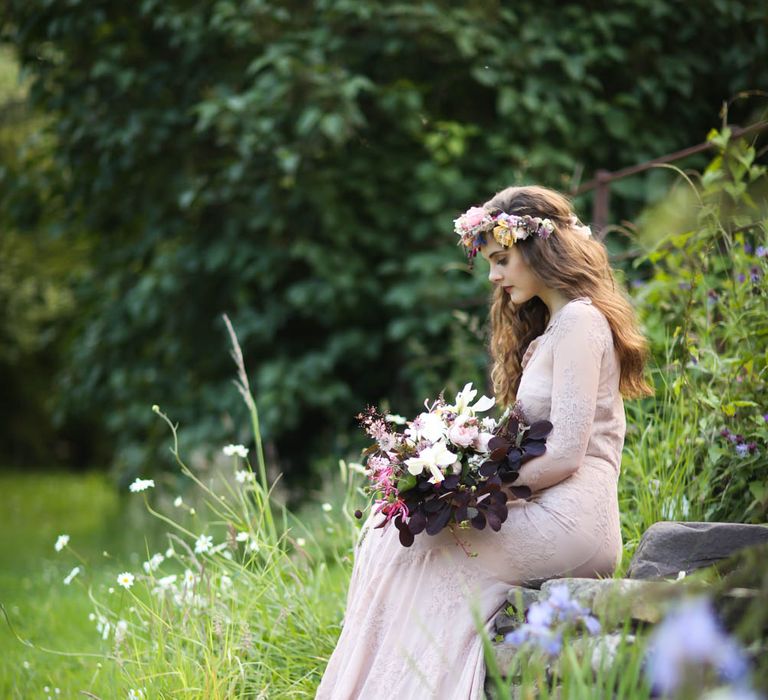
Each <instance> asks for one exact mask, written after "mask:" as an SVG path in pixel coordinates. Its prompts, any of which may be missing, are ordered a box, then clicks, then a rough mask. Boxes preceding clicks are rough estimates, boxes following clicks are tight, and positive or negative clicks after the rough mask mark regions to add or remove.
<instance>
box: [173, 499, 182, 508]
mask: <svg viewBox="0 0 768 700" xmlns="http://www.w3.org/2000/svg"><path fill="white" fill-rule="evenodd" d="M183 503H184V501H183V499H182V498H181V496H176V498H174V499H173V505H174V506H176V508H181V506H182V504H183Z"/></svg>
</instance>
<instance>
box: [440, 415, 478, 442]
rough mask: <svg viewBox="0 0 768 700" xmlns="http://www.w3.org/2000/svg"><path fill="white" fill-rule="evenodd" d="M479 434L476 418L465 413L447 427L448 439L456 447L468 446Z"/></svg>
mask: <svg viewBox="0 0 768 700" xmlns="http://www.w3.org/2000/svg"><path fill="white" fill-rule="evenodd" d="M479 434H480V430H479V428H478V427H477V420H476V419H474V418H472V417H470V416H467V415H461V416H458V417H457V418H456V420H454V421H453V425H451V427H450V428H449V429H448V439H449V440H450V441H451V442H452V443H453V444H454V445H457V446H458V447H469V446H470V445H472V444H474V442H475V440H477V438H478V435H479Z"/></svg>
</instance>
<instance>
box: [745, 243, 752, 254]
mask: <svg viewBox="0 0 768 700" xmlns="http://www.w3.org/2000/svg"><path fill="white" fill-rule="evenodd" d="M744 252H745V253H746V254H747V255H752V244H751V243H745V244H744Z"/></svg>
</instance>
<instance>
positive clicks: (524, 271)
mask: <svg viewBox="0 0 768 700" xmlns="http://www.w3.org/2000/svg"><path fill="white" fill-rule="evenodd" d="M480 254H481V255H482V256H483V257H484V258H485V259H486V260H487V261H488V263H489V265H490V269H489V270H488V279H489V280H490V281H491V283H492V284H495V285H497V286H499V287H502V288H503V289H504V291H505V292H506V293H507V294H508V295H509V299H510V301H512V302H513V303H515V304H524V303H525V302H526V301H528V300H529V299H531V298H533V297H535V296H540V291H541V290H542V289H543V287H544V285H543V283H542V281H541V280H540V279H539V278H538V277H537V276H536V275H535V274H534V272H533V270H531V268H530V267H529V265H528V263H526V262H525V260H523V256H522V255H521V254H520V251H519V250H518V249H517V246H516V245H511V246H510V247H509V248H505V247H504V246H502V245H501V244H500V243H499V242H498V241H497V240H496V239H494V238H491V239H490V240H489V241H488V243H486V244H485V245H483V246H481V247H480Z"/></svg>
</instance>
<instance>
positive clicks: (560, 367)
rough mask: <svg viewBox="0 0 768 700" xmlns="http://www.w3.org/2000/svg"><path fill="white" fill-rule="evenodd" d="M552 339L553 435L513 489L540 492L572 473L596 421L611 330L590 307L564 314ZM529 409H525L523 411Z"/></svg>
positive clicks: (577, 307)
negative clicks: (524, 487)
mask: <svg viewBox="0 0 768 700" xmlns="http://www.w3.org/2000/svg"><path fill="white" fill-rule="evenodd" d="M563 314H568V316H567V317H566V316H564V317H563V318H561V319H559V323H558V328H556V329H553V330H555V331H556V336H555V338H553V360H552V402H551V411H550V418H549V420H550V421H551V423H552V426H553V427H552V432H551V433H550V434H549V437H548V438H547V451H546V452H545V453H544V454H543V455H541V456H540V457H534V458H533V459H532V460H530V461H529V462H526V463H525V464H523V466H522V467H521V468H520V476H519V477H518V478H517V479H516V480H515V481H514V482H512V486H527V487H528V488H530V489H531V491H540V490H541V489H545V488H548V487H549V486H554V485H555V484H557V483H560V482H561V481H563V480H564V479H567V478H568V477H569V476H571V474H573V473H574V472H575V471H576V470H577V469H578V468H579V465H580V464H581V462H582V461H583V459H584V455H585V454H586V451H587V444H588V443H589V437H590V433H591V431H592V424H593V422H594V418H595V406H596V404H597V392H598V387H599V384H600V365H601V363H602V358H603V354H604V352H605V350H606V348H607V347H608V345H609V342H610V327H608V325H607V321H606V320H605V317H603V315H602V313H601V312H600V311H599V310H598V309H596V308H595V307H593V306H591V305H586V304H572V305H571V306H570V307H568V308H567V309H564V310H563ZM523 408H525V407H523Z"/></svg>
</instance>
